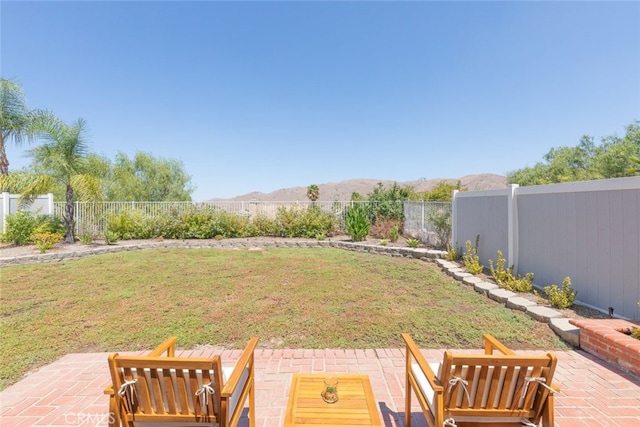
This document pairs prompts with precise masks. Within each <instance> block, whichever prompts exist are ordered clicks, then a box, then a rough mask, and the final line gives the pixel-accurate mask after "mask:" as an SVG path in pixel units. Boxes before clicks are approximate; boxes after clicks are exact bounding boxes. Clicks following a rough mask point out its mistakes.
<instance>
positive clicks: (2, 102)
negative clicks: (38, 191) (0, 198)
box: [0, 78, 50, 176]
mask: <svg viewBox="0 0 640 427" xmlns="http://www.w3.org/2000/svg"><path fill="white" fill-rule="evenodd" d="M46 116H50V114H49V113H48V112H46V111H41V110H29V109H28V108H27V107H26V104H25V99H24V93H23V92H22V88H21V87H20V85H19V84H18V83H17V82H16V81H15V80H11V79H3V78H0V176H7V175H9V160H8V159H7V153H6V151H5V144H6V142H7V141H9V140H13V142H14V143H15V144H16V145H19V144H21V143H22V142H23V141H24V140H28V141H33V140H34V137H35V131H34V126H33V125H34V122H35V121H37V119H40V118H42V117H46Z"/></svg>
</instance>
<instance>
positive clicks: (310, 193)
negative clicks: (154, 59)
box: [307, 184, 320, 202]
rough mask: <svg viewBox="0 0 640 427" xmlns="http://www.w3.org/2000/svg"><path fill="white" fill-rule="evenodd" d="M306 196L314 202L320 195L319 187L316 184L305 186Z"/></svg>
mask: <svg viewBox="0 0 640 427" xmlns="http://www.w3.org/2000/svg"><path fill="white" fill-rule="evenodd" d="M307 197H308V198H309V200H311V201H312V202H315V201H316V200H318V198H319V197H320V189H319V188H318V186H317V185H316V184H311V185H310V186H308V187H307Z"/></svg>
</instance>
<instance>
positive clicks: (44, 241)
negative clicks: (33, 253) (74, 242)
mask: <svg viewBox="0 0 640 427" xmlns="http://www.w3.org/2000/svg"><path fill="white" fill-rule="evenodd" d="M31 238H32V240H33V242H34V243H35V244H36V246H38V249H40V253H41V254H43V253H45V252H46V251H47V250H49V249H52V248H53V247H54V246H55V245H56V243H58V242H60V241H62V239H63V238H64V235H62V234H61V233H51V232H48V231H45V232H41V233H34V234H33V235H32V236H31Z"/></svg>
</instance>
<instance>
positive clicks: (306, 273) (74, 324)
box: [0, 248, 565, 389]
mask: <svg viewBox="0 0 640 427" xmlns="http://www.w3.org/2000/svg"><path fill="white" fill-rule="evenodd" d="M0 279H1V292H0V313H1V316H2V322H1V324H0V336H2V341H1V344H0V345H1V347H0V359H1V360H2V365H1V368H0V369H1V372H0V374H1V377H0V389H4V388H6V387H7V386H8V385H10V384H12V383H13V382H15V381H17V380H18V379H19V378H20V377H21V376H22V375H24V374H25V373H26V372H28V371H29V370H30V369H33V368H36V367H38V366H42V365H44V364H46V363H49V362H51V361H53V360H55V359H57V358H59V357H60V356H62V355H64V354H67V353H73V352H93V351H127V350H139V349H148V348H152V347H154V346H155V345H157V344H158V343H160V342H161V341H162V340H164V339H165V338H167V337H168V336H171V335H177V336H178V337H179V339H178V346H179V347H184V348H191V347H194V346H196V345H199V344H213V345H216V346H225V347H230V348H231V347H233V348H241V347H243V346H244V344H245V343H246V342H247V341H248V339H249V337H250V336H252V335H257V336H259V337H260V339H261V340H260V344H259V345H261V346H263V347H270V348H276V347H279V348H284V347H289V348H338V347H340V348H389V347H402V341H401V337H400V334H401V333H402V332H409V333H410V334H411V335H412V336H413V337H414V338H415V340H416V341H417V342H418V344H419V345H420V346H422V347H428V348H482V340H481V334H482V333H485V332H487V333H491V334H493V335H495V336H496V337H498V338H499V339H501V340H503V341H504V342H505V343H506V344H507V345H509V346H510V347H513V348H516V349H523V348H539V349H561V348H565V347H564V345H563V344H562V343H561V341H560V340H559V339H557V338H556V337H555V335H554V334H553V333H552V332H551V331H550V329H549V327H548V326H547V325H546V324H541V323H538V322H535V321H534V320H532V319H531V318H529V317H528V316H526V315H524V314H523V313H520V312H516V311H512V310H509V309H506V308H504V306H503V305H502V304H498V303H496V302H494V301H491V300H489V299H487V298H485V297H483V296H481V295H479V294H477V293H476V292H474V291H473V290H471V289H470V288H469V287H467V286H463V285H460V284H458V283H457V282H456V281H454V280H452V279H451V278H450V277H448V276H446V275H445V274H444V273H442V272H441V271H440V270H439V269H438V268H437V267H436V266H435V265H433V264H430V263H425V262H423V261H418V260H414V259H407V258H391V257H385V256H378V255H370V254H365V253H357V252H349V251H344V250H340V249H327V248H325V249H321V248H317V249H269V250H265V251H262V252H254V251H247V250H215V249H154V250H141V251H133V252H120V253H114V254H105V255H98V256H93V257H89V258H84V259H80V260H73V261H66V262H58V263H50V264H39V265H26V266H17V267H10V268H4V269H2V270H0ZM105 363H106V362H105Z"/></svg>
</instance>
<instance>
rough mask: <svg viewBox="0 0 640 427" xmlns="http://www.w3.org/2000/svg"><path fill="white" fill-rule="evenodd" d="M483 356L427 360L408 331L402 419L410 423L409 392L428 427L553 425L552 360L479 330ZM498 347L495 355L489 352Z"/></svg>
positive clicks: (456, 356) (546, 426)
mask: <svg viewBox="0 0 640 427" xmlns="http://www.w3.org/2000/svg"><path fill="white" fill-rule="evenodd" d="M482 337H483V338H484V342H485V352H484V354H452V353H451V352H449V351H445V353H444V357H443V360H442V363H427V361H426V360H425V358H424V356H423V355H422V353H420V350H419V349H418V347H417V346H416V344H415V342H414V341H413V339H411V337H410V336H409V335H408V334H402V338H403V339H404V341H405V343H406V349H407V350H406V351H407V353H406V359H407V360H406V362H407V363H406V406H405V417H406V419H405V423H406V426H407V427H410V426H411V391H412V390H413V392H414V393H415V396H416V397H417V399H418V402H419V403H420V406H421V407H422V411H423V413H424V416H425V418H426V419H427V423H428V424H429V425H430V426H437V427H442V426H458V427H461V426H488V425H499V426H501V427H503V426H506V425H510V426H523V425H525V426H538V425H539V423H540V422H541V421H542V425H543V426H545V427H549V426H553V392H554V391H557V390H558V389H557V388H556V387H555V386H553V385H552V383H551V381H552V379H553V374H554V372H555V369H556V364H557V358H556V357H555V356H554V355H553V354H551V353H548V354H546V355H539V356H533V355H516V354H515V353H514V352H513V351H511V350H509V349H508V348H507V347H506V346H505V345H504V344H502V343H501V342H500V341H498V340H497V339H495V338H494V337H492V336H491V335H488V334H484V335H483V336H482ZM495 350H497V351H498V354H494V351H495Z"/></svg>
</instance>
